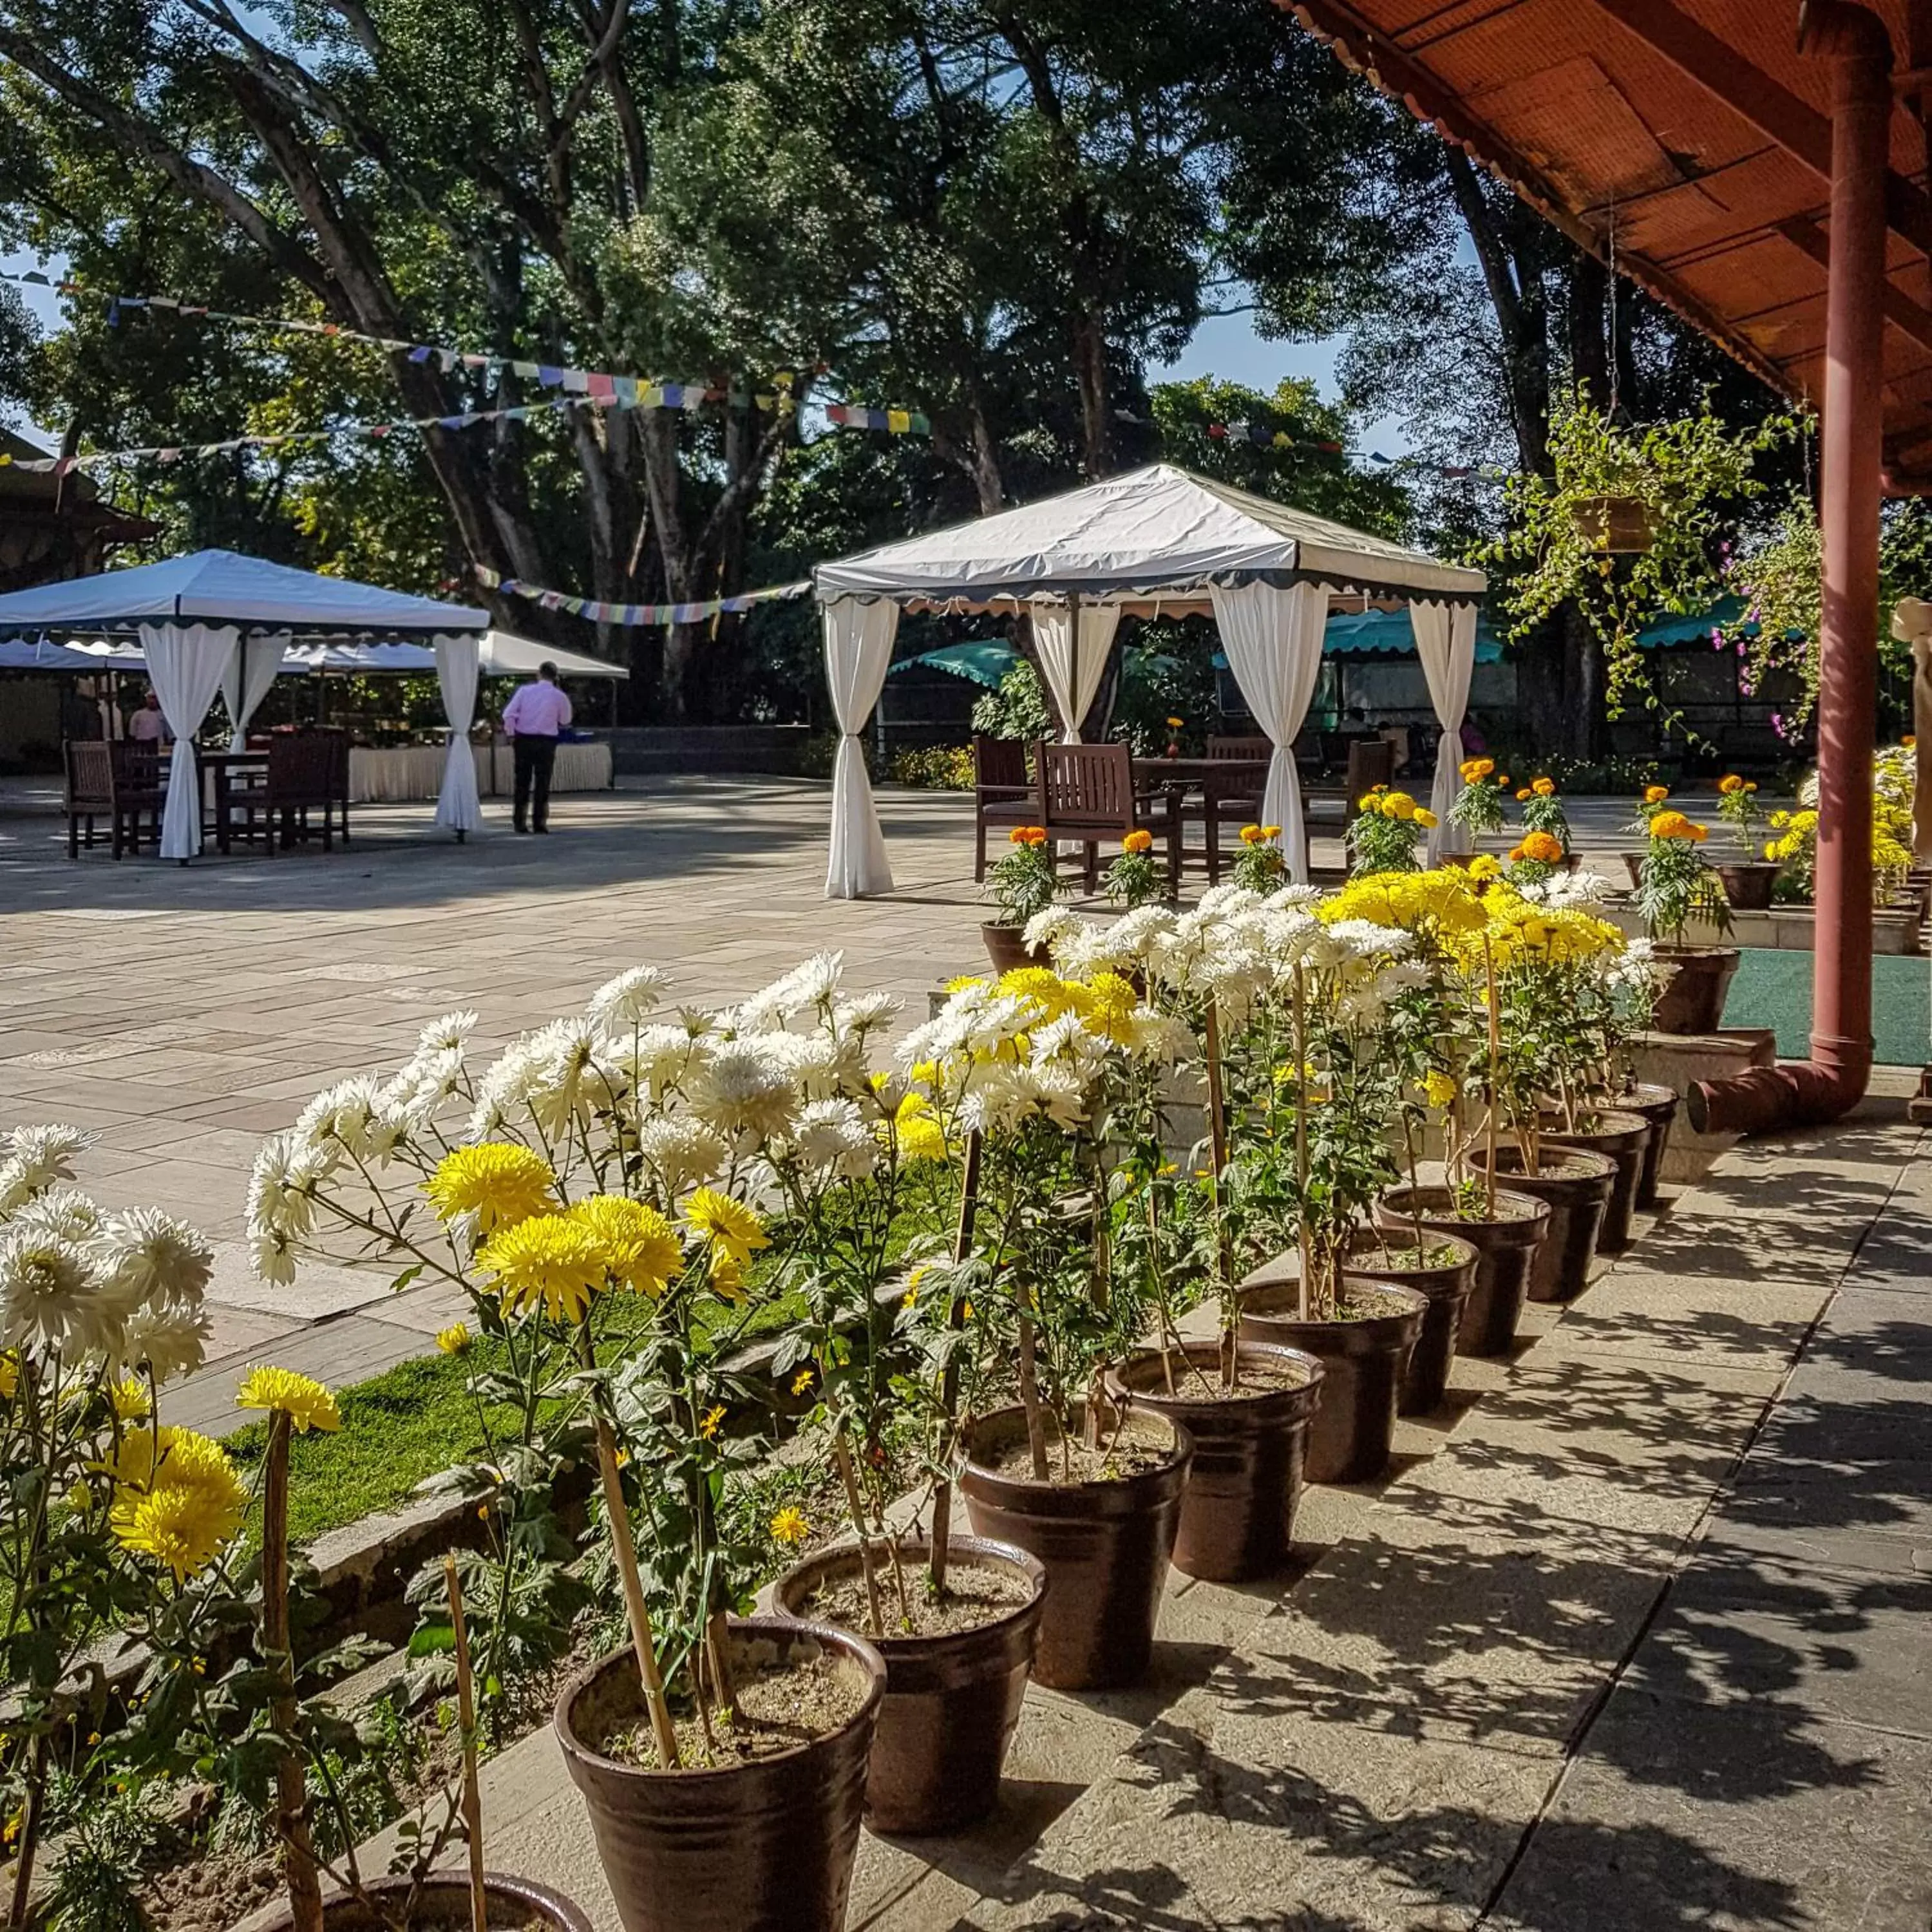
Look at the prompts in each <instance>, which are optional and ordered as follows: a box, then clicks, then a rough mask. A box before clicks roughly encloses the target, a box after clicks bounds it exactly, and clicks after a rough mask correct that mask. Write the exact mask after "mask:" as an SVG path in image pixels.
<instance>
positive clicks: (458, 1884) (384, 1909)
mask: <svg viewBox="0 0 1932 1932" xmlns="http://www.w3.org/2000/svg"><path fill="white" fill-rule="evenodd" d="M362 1890H363V1891H364V1893H365V1894H366V1896H367V1897H368V1900H369V1903H368V1904H366V1905H365V1903H363V1902H362V1900H361V1899H359V1898H355V1897H350V1896H349V1895H347V1894H343V1893H338V1894H336V1895H335V1896H334V1897H329V1898H325V1899H324V1900H323V1902H322V1922H323V1924H324V1925H326V1927H328V1928H329V1932H389V1928H390V1926H391V1924H392V1922H393V1921H395V1919H396V1918H398V1917H399V1916H400V1915H401V1914H402V1912H404V1908H405V1907H406V1906H409V1898H410V1880H409V1879H407V1878H392V1877H383V1878H365V1879H364V1880H363V1881H362ZM483 1903H484V1912H485V1922H486V1923H487V1925H488V1926H489V1928H490V1932H590V1921H589V1918H587V1917H586V1915H584V1914H583V1912H580V1910H579V1909H577V1906H575V1905H574V1904H573V1903H571V1900H568V1899H567V1898H565V1897H564V1896H563V1895H562V1893H561V1892H556V1891H551V1890H550V1888H549V1887H548V1886H547V1885H538V1884H537V1883H536V1882H535V1881H534V1880H532V1879H526V1878H513V1877H511V1876H509V1875H508V1874H507V1873H502V1872H485V1873H484V1874H483ZM372 1908H373V1909H372ZM293 1922H294V1921H293V1917H292V1915H291V1914H290V1912H289V1911H288V1909H287V1907H286V1906H284V1909H282V1910H281V1911H280V1912H277V1913H276V1914H275V1916H274V1917H273V1918H270V1919H267V1920H266V1921H263V1924H262V1925H261V1928H260V1932H289V1927H290V1925H291V1924H293ZM405 1922H406V1923H407V1927H408V1928H409V1932H469V1928H470V1924H471V1920H470V1912H469V1873H468V1872H467V1871H466V1870H464V1871H460V1872H455V1871H440V1872H431V1873H429V1874H428V1876H426V1877H425V1879H423V1882H422V1886H421V1888H420V1889H419V1890H418V1891H417V1893H416V1903H415V1905H414V1906H413V1908H411V1909H410V1911H409V1915H408V1918H407V1921H405Z"/></svg>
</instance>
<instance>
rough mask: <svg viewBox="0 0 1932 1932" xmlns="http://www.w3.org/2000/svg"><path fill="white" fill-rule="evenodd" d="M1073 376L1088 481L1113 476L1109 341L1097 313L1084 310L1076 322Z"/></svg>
mask: <svg viewBox="0 0 1932 1932" xmlns="http://www.w3.org/2000/svg"><path fill="white" fill-rule="evenodd" d="M1073 373H1074V376H1075V377H1076V380H1077V381H1078V382H1079V386H1080V427H1081V442H1082V450H1083V453H1084V458H1085V467H1086V471H1087V478H1088V481H1089V482H1097V481H1099V480H1100V478H1102V477H1103V476H1109V475H1112V474H1113V469H1114V438H1113V423H1112V419H1111V417H1110V416H1109V413H1108V408H1107V338H1106V330H1105V329H1104V328H1103V326H1102V323H1101V320H1100V313H1099V311H1097V310H1096V309H1094V308H1082V310H1081V311H1080V312H1079V314H1078V315H1076V317H1074V321H1073Z"/></svg>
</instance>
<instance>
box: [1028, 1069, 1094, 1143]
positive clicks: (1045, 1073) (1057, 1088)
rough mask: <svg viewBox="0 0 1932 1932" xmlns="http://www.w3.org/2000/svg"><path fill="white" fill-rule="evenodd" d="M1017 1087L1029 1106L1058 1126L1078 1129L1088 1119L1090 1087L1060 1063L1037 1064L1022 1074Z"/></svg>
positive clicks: (1077, 1074)
mask: <svg viewBox="0 0 1932 1932" xmlns="http://www.w3.org/2000/svg"><path fill="white" fill-rule="evenodd" d="M1014 1085H1016V1087H1017V1088H1019V1091H1021V1092H1022V1094H1024V1095H1025V1098H1026V1102H1027V1104H1028V1106H1030V1107H1031V1108H1032V1109H1035V1110H1036V1111H1037V1112H1040V1113H1043V1114H1044V1115H1046V1117H1047V1118H1048V1119H1049V1120H1050V1121H1052V1122H1053V1123H1054V1124H1055V1126H1057V1127H1078V1126H1079V1124H1080V1123H1081V1122H1082V1121H1084V1120H1085V1118H1087V1109H1088V1093H1089V1087H1088V1082H1086V1081H1085V1080H1084V1079H1082V1077H1081V1076H1080V1075H1079V1073H1078V1072H1076V1070H1074V1069H1073V1067H1068V1066H1066V1065H1064V1064H1062V1063H1061V1062H1058V1061H1035V1062H1034V1064H1032V1065H1031V1066H1028V1067H1022V1068H1020V1069H1019V1070H1018V1072H1017V1074H1016V1079H1015V1081H1014Z"/></svg>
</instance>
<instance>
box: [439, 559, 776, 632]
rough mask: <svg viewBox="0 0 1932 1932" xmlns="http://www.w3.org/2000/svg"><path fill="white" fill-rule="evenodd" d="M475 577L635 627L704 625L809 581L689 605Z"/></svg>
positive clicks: (599, 620)
mask: <svg viewBox="0 0 1932 1932" xmlns="http://www.w3.org/2000/svg"><path fill="white" fill-rule="evenodd" d="M475 573H476V580H477V582H478V583H480V584H481V585H482V586H484V589H487V590H500V591H502V592H503V593H504V595H506V596H509V597H520V598H523V599H524V600H525V601H527V602H529V603H532V604H535V605H536V607H538V609H539V610H563V611H567V612H568V613H569V614H570V615H571V616H573V617H582V618H584V619H587V620H588V621H589V622H591V623H593V624H618V625H630V626H632V627H634V628H636V627H643V626H648V625H673V624H703V623H706V622H709V620H710V619H712V618H713V617H717V616H722V615H723V614H724V613H725V612H726V611H727V610H750V609H751V607H753V606H754V604H768V603H770V602H772V601H775V600H776V599H778V598H793V597H802V596H803V595H805V592H807V591H808V590H809V589H811V585H810V584H809V583H777V584H773V585H772V586H770V587H769V589H763V590H747V591H745V592H742V593H740V594H739V595H737V596H735V597H706V598H701V599H700V600H699V601H697V602H694V603H688V604H612V603H607V602H606V601H604V600H603V599H602V598H596V597H573V596H571V595H569V593H568V592H566V591H562V590H546V589H543V588H542V587H541V586H540V585H538V584H535V583H523V581H522V580H520V578H517V577H499V576H498V575H497V574H496V572H495V571H493V570H487V569H485V568H484V567H483V565H481V564H478V565H475Z"/></svg>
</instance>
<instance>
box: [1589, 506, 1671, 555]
mask: <svg viewBox="0 0 1932 1932" xmlns="http://www.w3.org/2000/svg"><path fill="white" fill-rule="evenodd" d="M1570 514H1571V516H1572V517H1574V519H1575V520H1576V523H1577V529H1578V530H1579V531H1580V532H1581V533H1582V535H1583V541H1585V542H1586V543H1587V544H1589V546H1590V547H1591V548H1592V550H1604V551H1607V552H1608V553H1611V554H1612V555H1616V556H1628V555H1632V554H1634V553H1639V552H1642V551H1644V550H1652V549H1654V548H1655V547H1656V544H1657V511H1656V508H1655V505H1652V504H1651V503H1649V502H1646V501H1645V499H1643V497H1641V496H1584V497H1580V499H1578V500H1577V502H1575V503H1574V504H1573V505H1571V511H1570Z"/></svg>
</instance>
